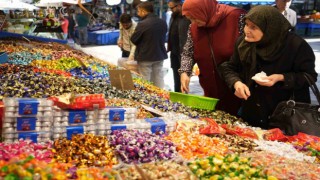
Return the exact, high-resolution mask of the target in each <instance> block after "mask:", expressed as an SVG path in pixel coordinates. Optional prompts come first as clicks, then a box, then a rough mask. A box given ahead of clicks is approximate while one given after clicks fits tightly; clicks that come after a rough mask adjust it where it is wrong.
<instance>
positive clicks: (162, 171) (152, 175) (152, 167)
mask: <svg viewBox="0 0 320 180" xmlns="http://www.w3.org/2000/svg"><path fill="white" fill-rule="evenodd" d="M139 168H141V170H142V171H143V172H144V173H145V175H146V176H147V177H148V178H149V179H163V180H164V179H181V180H196V179H197V178H196V177H195V175H193V174H192V173H191V172H190V170H189V169H188V167H187V166H185V165H182V164H179V163H177V162H174V161H160V162H155V163H146V164H142V165H141V166H139ZM119 176H120V178H121V179H123V180H124V179H126V180H142V179H143V178H142V177H141V175H140V174H139V172H138V171H137V169H136V168H135V167H134V166H131V167H128V168H125V169H121V170H119Z"/></svg>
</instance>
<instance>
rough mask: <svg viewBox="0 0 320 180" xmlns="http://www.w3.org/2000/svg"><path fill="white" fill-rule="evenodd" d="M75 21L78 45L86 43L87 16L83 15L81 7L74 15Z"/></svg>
mask: <svg viewBox="0 0 320 180" xmlns="http://www.w3.org/2000/svg"><path fill="white" fill-rule="evenodd" d="M76 22H77V25H78V27H77V29H78V34H79V36H78V38H79V43H80V45H87V44H88V24H89V18H88V17H87V16H86V15H84V13H83V12H82V10H81V9H79V10H78V14H77V15H76Z"/></svg>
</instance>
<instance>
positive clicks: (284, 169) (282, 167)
mask: <svg viewBox="0 0 320 180" xmlns="http://www.w3.org/2000/svg"><path fill="white" fill-rule="evenodd" d="M241 156H243V157H249V158H251V159H252V164H254V165H255V166H260V167H263V168H264V171H265V172H266V173H267V175H268V176H274V177H276V178H278V179H320V167H319V165H317V164H311V163H307V162H303V161H297V160H295V159H287V158H285V157H282V156H278V155H275V154H273V153H270V152H266V151H260V152H251V153H244V154H242V155H241Z"/></svg>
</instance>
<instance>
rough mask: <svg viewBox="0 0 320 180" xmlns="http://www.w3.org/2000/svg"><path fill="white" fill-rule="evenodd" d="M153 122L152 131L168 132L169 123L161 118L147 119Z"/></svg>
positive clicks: (158, 132)
mask: <svg viewBox="0 0 320 180" xmlns="http://www.w3.org/2000/svg"><path fill="white" fill-rule="evenodd" d="M146 121H147V122H149V123H150V124H151V132H152V133H153V134H161V133H165V132H166V126H167V124H166V123H165V122H164V121H163V119H161V118H158V117H156V118H149V119H146Z"/></svg>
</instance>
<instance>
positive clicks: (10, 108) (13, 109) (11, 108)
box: [6, 107, 16, 111]
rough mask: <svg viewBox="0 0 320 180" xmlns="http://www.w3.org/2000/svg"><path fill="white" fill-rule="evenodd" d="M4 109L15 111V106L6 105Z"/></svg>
mask: <svg viewBox="0 0 320 180" xmlns="http://www.w3.org/2000/svg"><path fill="white" fill-rule="evenodd" d="M6 111H16V108H15V107H6Z"/></svg>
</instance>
